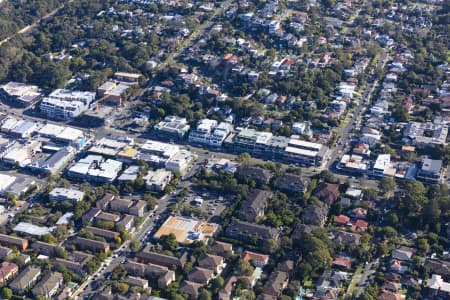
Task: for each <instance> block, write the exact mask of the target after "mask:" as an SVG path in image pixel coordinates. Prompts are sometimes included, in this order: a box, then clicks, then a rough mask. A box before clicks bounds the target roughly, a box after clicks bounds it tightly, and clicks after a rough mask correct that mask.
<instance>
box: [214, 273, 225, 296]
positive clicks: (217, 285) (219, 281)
mask: <svg viewBox="0 0 450 300" xmlns="http://www.w3.org/2000/svg"><path fill="white" fill-rule="evenodd" d="M224 284H225V280H224V279H223V277H222V276H217V277H216V278H214V279H213V280H212V282H211V288H212V290H213V291H214V294H216V293H218V292H219V290H220V289H221V288H222V287H223V285H224Z"/></svg>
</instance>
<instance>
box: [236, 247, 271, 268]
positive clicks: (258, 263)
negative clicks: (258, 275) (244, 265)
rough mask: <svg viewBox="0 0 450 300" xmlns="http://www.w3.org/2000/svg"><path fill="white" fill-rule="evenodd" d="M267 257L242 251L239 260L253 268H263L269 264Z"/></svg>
mask: <svg viewBox="0 0 450 300" xmlns="http://www.w3.org/2000/svg"><path fill="white" fill-rule="evenodd" d="M269 258H270V257H269V255H265V254H260V253H255V252H250V251H244V252H243V253H242V255H241V259H243V260H245V261H248V262H250V263H251V264H252V265H253V266H255V267H260V268H263V267H264V266H265V265H267V264H268V263H269Z"/></svg>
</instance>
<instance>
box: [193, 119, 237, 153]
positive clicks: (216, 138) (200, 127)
mask: <svg viewBox="0 0 450 300" xmlns="http://www.w3.org/2000/svg"><path fill="white" fill-rule="evenodd" d="M232 129H233V127H232V125H231V124H229V123H226V122H221V123H218V122H217V121H215V120H210V119H203V120H200V121H199V123H198V124H197V128H196V129H195V130H193V131H191V133H190V134H189V142H191V143H194V144H203V145H207V146H212V147H221V146H222V143H223V141H224V140H225V139H226V138H227V136H228V135H229V134H230V132H231V131H232Z"/></svg>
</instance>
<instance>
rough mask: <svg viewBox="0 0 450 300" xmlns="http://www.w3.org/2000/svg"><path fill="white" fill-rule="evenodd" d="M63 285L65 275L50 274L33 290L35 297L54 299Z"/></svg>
mask: <svg viewBox="0 0 450 300" xmlns="http://www.w3.org/2000/svg"><path fill="white" fill-rule="evenodd" d="M62 283H63V275H62V274H61V273H59V272H50V273H48V274H47V275H45V276H44V277H43V278H42V279H41V281H39V282H38V283H37V284H36V286H35V287H34V288H33V289H32V290H31V293H32V294H33V296H35V297H37V296H44V297H46V298H51V297H53V296H54V295H55V294H56V292H57V291H58V289H59V287H60V286H61V284H62Z"/></svg>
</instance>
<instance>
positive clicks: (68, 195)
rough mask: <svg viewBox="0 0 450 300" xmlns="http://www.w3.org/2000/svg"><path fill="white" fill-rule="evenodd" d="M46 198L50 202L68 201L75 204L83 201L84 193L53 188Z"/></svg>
mask: <svg viewBox="0 0 450 300" xmlns="http://www.w3.org/2000/svg"><path fill="white" fill-rule="evenodd" d="M48 196H49V199H50V201H69V202H72V203H76V202H78V201H81V200H83V197H84V192H82V191H77V190H72V189H65V188H55V189H53V190H52V191H51V192H50V193H49V194H48Z"/></svg>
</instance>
